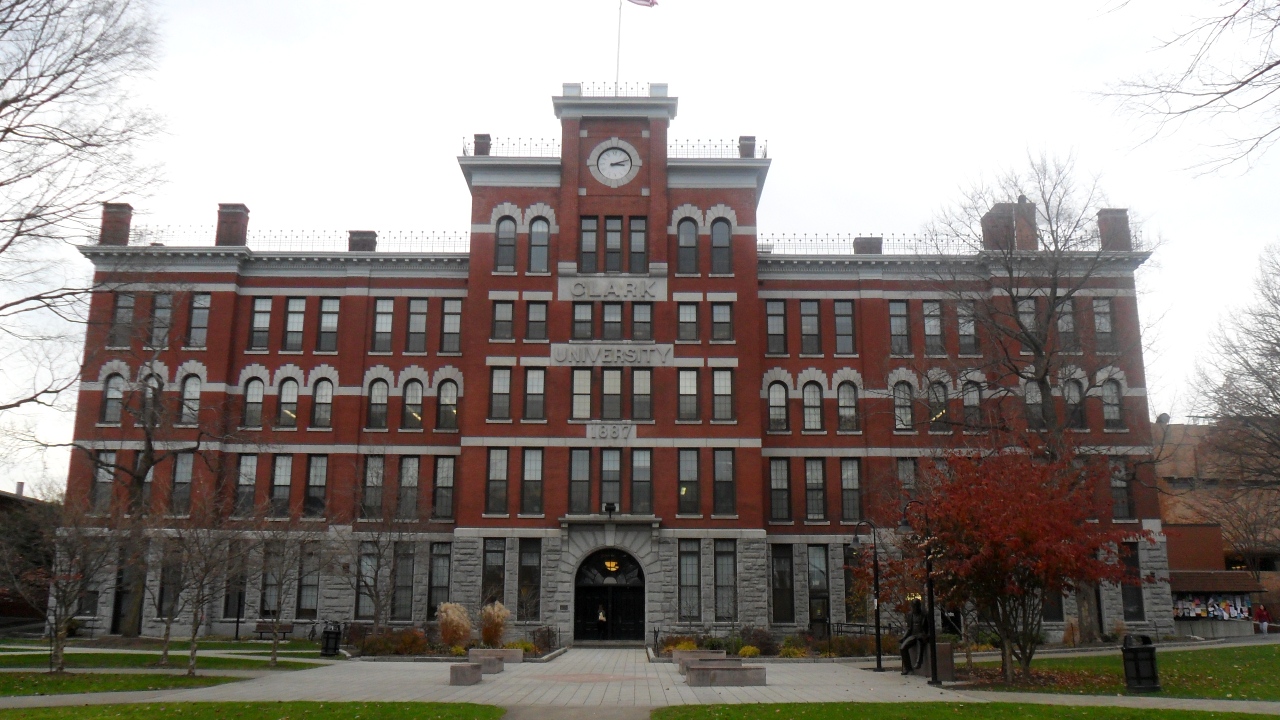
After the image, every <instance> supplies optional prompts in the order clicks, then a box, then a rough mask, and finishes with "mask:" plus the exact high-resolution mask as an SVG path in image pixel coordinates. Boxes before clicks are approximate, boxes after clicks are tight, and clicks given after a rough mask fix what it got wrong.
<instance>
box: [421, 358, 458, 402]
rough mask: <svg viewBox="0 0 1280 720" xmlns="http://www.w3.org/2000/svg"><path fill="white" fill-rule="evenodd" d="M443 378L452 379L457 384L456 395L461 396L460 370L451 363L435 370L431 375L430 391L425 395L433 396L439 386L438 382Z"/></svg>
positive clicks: (443, 379) (442, 380)
mask: <svg viewBox="0 0 1280 720" xmlns="http://www.w3.org/2000/svg"><path fill="white" fill-rule="evenodd" d="M445 380H452V381H453V382H454V384H456V385H457V386H458V397H462V390H463V385H462V371H461V370H459V369H458V368H456V367H454V366H452V365H445V366H444V367H442V368H440V369H439V370H436V371H435V373H434V374H433V375H432V377H431V391H430V392H428V393H427V395H428V396H430V397H435V395H436V391H437V390H438V389H439V388H440V383H442V382H444V381H445Z"/></svg>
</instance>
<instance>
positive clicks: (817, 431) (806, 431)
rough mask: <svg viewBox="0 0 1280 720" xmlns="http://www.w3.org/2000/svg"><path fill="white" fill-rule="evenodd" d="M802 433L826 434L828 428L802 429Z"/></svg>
mask: <svg viewBox="0 0 1280 720" xmlns="http://www.w3.org/2000/svg"><path fill="white" fill-rule="evenodd" d="M800 434H801V435H826V434H827V431H826V430H801V431H800Z"/></svg>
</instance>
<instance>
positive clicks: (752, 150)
mask: <svg viewBox="0 0 1280 720" xmlns="http://www.w3.org/2000/svg"><path fill="white" fill-rule="evenodd" d="M755 156H756V136H755V135H742V136H740V137H739V138H738V157H744V158H753V157H755Z"/></svg>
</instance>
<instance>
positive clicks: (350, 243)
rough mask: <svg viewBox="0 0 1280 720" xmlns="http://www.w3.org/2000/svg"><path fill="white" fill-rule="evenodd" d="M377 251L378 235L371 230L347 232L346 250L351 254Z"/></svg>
mask: <svg viewBox="0 0 1280 720" xmlns="http://www.w3.org/2000/svg"><path fill="white" fill-rule="evenodd" d="M377 249H378V233H376V232H374V231H373V230H348V231H347V250H349V251H351V252H375V251H377Z"/></svg>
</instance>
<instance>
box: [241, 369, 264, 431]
mask: <svg viewBox="0 0 1280 720" xmlns="http://www.w3.org/2000/svg"><path fill="white" fill-rule="evenodd" d="M263 392H264V390H263V383H262V381H261V380H259V379H258V378H253V379H251V380H249V382H247V383H245V386H244V426H245V427H253V428H256V427H262V396H263Z"/></svg>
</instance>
